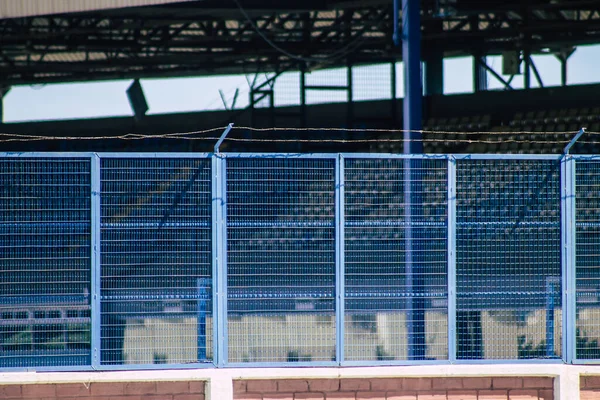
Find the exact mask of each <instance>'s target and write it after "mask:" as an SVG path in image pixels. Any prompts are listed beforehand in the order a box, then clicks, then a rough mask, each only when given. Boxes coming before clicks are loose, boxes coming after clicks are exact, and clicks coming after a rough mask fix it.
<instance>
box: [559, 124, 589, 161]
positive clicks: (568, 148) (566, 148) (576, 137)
mask: <svg viewBox="0 0 600 400" xmlns="http://www.w3.org/2000/svg"><path fill="white" fill-rule="evenodd" d="M584 133H585V128H581V129H580V130H579V132H577V135H575V137H574V138H573V139H571V141H570V142H569V144H568V145H567V147H565V149H564V150H563V155H567V154H569V151H570V150H571V147H573V146H574V145H575V143H576V142H577V141H578V140H579V138H580V137H581V136H583V134H584Z"/></svg>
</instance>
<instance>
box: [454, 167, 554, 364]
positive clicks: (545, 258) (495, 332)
mask: <svg viewBox="0 0 600 400" xmlns="http://www.w3.org/2000/svg"><path fill="white" fill-rule="evenodd" d="M559 173H560V169H559V163H558V162H557V161H542V160H461V161H459V162H458V164H457V179H456V181H457V217H456V218H457V226H456V235H457V236H456V237H457V238H456V248H457V259H456V265H457V278H456V281H457V283H456V285H457V352H458V354H457V358H459V359H518V358H524V359H531V358H555V357H559V356H560V354H561V348H560V343H561V264H560V263H561V251H560V179H559Z"/></svg>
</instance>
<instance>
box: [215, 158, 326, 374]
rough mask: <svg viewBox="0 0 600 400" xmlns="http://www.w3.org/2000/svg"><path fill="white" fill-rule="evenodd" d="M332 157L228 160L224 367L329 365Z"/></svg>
mask: <svg viewBox="0 0 600 400" xmlns="http://www.w3.org/2000/svg"><path fill="white" fill-rule="evenodd" d="M334 179H335V160H334V159H309V158H306V159H297V158H296V159H291V158H247V159H246V158H240V159H236V158H232V159H228V160H227V264H228V268H227V273H228V276H227V283H228V288H227V291H228V292H227V295H228V302H227V306H228V315H227V321H228V332H229V347H228V349H229V361H230V362H296V361H332V360H335V330H336V325H335V297H334V292H335V228H334V220H335V215H334V186H335V180H334Z"/></svg>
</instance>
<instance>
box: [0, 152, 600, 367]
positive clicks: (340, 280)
mask: <svg viewBox="0 0 600 400" xmlns="http://www.w3.org/2000/svg"><path fill="white" fill-rule="evenodd" d="M13 157H16V158H19V157H23V158H25V157H26V158H35V157H44V158H54V157H67V158H87V159H89V160H90V163H91V168H90V171H91V193H90V196H91V227H92V232H91V239H90V246H91V250H92V251H91V254H92V257H91V266H90V267H91V269H92V274H91V293H92V304H91V308H92V337H91V360H90V365H89V366H80V367H36V368H31V367H28V368H8V369H5V370H24V369H26V370H31V369H35V370H38V371H80V370H123V369H130V370H135V369H164V368H206V367H267V366H269V367H271V366H279V367H285V366H287V367H300V366H340V365H341V366H372V365H416V364H442V365H443V364H453V363H460V364H505V363H544V364H545V363H550V364H556V363H564V362H566V363H578V364H594V363H596V364H597V363H599V362H600V360H578V359H576V354H575V312H576V310H575V220H574V219H575V168H576V160H578V159H586V160H588V159H593V160H599V161H600V156H571V155H566V156H556V155H517V154H515V155H499V154H490V155H484V154H454V155H431V154H429V155H428V154H373V153H366V154H357V153H339V154H331V153H323V154H272V153H252V154H250V153H220V154H211V153H201V154H199V153H100V154H96V153H39V152H36V153H0V158H13ZM102 158H210V159H211V166H212V178H213V179H212V229H213V231H212V239H213V243H212V252H213V258H212V259H213V266H212V268H213V293H212V296H213V310H212V311H213V348H212V351H213V362H212V363H191V364H160V365H139V364H137V365H130V364H126V365H101V364H100V351H101V348H100V346H101V343H100V239H101V238H100V206H101V204H100V189H101V188H100V184H101V182H100V161H101V159H102ZM228 158H316V159H334V160H335V164H336V171H335V238H336V245H335V246H336V247H335V248H336V257H335V264H336V281H335V282H336V288H335V296H336V298H335V304H336V360H335V361H331V362H294V363H272V362H264V363H228V362H227V268H226V266H227V260H226V257H227V242H226V240H227V231H226V229H227V227H226V220H227V215H226V163H227V159H228ZM352 158H362V159H440V160H446V161H447V163H448V164H447V168H448V178H447V179H448V188H447V191H448V197H447V201H448V203H447V207H448V208H447V210H448V211H447V218H448V227H447V228H448V240H447V252H448V253H447V254H448V360H394V361H364V362H356V361H346V360H344V240H343V238H344V160H345V159H352ZM459 160H554V161H557V162H560V163H561V168H560V171H561V172H560V176H561V243H562V247H563V252H562V286H563V288H562V302H563V313H562V315H563V316H562V318H563V324H562V330H563V331H562V334H563V335H562V346H563V352H562V359H527V360H456V233H455V222H456V162H457V161H459Z"/></svg>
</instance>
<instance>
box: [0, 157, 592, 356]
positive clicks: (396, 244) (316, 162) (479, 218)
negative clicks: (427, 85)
mask: <svg viewBox="0 0 600 400" xmlns="http://www.w3.org/2000/svg"><path fill="white" fill-rule="evenodd" d="M80 156H81V155H79V156H78V155H73V156H72V157H66V156H62V155H60V156H59V157H54V158H53V157H51V156H45V157H39V156H36V155H31V156H26V157H23V156H19V157H16V156H10V155H9V156H4V157H1V158H0V271H1V272H2V274H0V368H11V367H14V368H30V367H42V366H44V367H61V366H65V367H73V366H90V365H91V362H92V360H91V352H90V349H91V347H92V345H93V347H96V346H98V347H99V348H100V359H99V364H100V365H97V366H98V367H100V368H102V367H103V366H106V368H115V367H113V366H112V365H123V364H161V363H167V364H189V363H202V362H207V363H211V362H212V360H213V340H212V338H213V314H212V311H213V305H212V299H213V290H212V287H213V286H214V285H215V284H216V283H215V282H213V274H212V270H213V268H215V267H217V268H223V270H219V271H220V272H221V273H222V275H220V276H222V277H225V276H226V278H223V280H222V281H220V285H221V286H220V287H225V286H226V288H227V297H226V306H227V313H225V312H223V313H222V314H219V316H220V317H221V318H222V319H221V320H219V321H220V325H219V326H226V327H227V332H220V333H221V334H222V335H221V336H219V337H220V338H221V339H223V340H225V341H226V342H225V344H226V345H227V349H226V350H225V352H224V353H226V354H228V358H227V360H223V361H224V362H225V363H227V362H230V363H244V362H263V363H272V362H284V363H286V362H302V361H304V362H313V363H316V362H333V361H336V360H337V361H339V360H338V359H336V355H339V354H341V353H340V351H342V352H343V356H344V360H346V361H348V362H349V363H357V362H366V363H369V362H377V361H387V362H393V361H394V360H396V361H399V360H414V361H418V360H440V361H442V360H446V359H448V358H453V355H454V354H449V350H450V349H452V348H454V344H456V350H457V353H456V357H457V358H458V359H460V360H473V359H484V360H493V359H504V360H513V359H552V358H560V357H562V356H563V354H565V351H564V349H563V347H562V331H563V327H562V320H563V312H562V308H563V304H562V299H563V297H562V296H566V298H567V299H569V301H572V302H573V303H569V304H570V305H571V306H573V305H575V306H576V315H575V316H573V318H574V319H575V318H576V326H573V325H572V324H569V325H568V326H567V327H566V329H565V330H564V331H565V332H567V334H569V335H571V334H573V335H574V337H570V336H568V337H567V340H566V341H565V343H567V344H568V343H570V341H572V343H574V345H575V349H576V354H575V358H576V359H579V360H592V361H596V360H599V359H600V345H599V344H598V343H599V342H600V322H599V321H600V312H599V311H598V310H600V307H599V306H598V304H599V303H600V302H599V301H598V298H599V295H600V290H599V289H598V288H599V287H600V274H599V273H598V271H600V256H599V255H598V252H597V251H596V249H597V248H598V247H599V246H600V239H598V237H599V235H600V231H599V227H600V224H599V220H600V217H599V216H600V211H598V210H599V209H600V200H599V199H600V195H599V194H598V189H600V161H597V160H596V159H591V158H590V157H579V158H577V157H576V169H575V170H576V181H575V191H576V201H575V204H576V208H575V210H576V220H575V226H576V229H575V232H569V231H565V232H562V234H563V236H565V237H567V238H568V237H570V235H574V236H575V239H576V240H574V242H575V243H576V247H575V248H574V250H575V256H576V257H575V258H576V266H575V269H574V270H575V271H576V272H575V273H576V280H575V285H576V289H577V290H576V296H574V297H571V294H570V293H563V288H562V281H563V279H569V278H565V277H563V276H562V275H561V272H562V269H563V268H571V267H572V266H570V264H569V265H566V266H563V265H561V211H560V210H561V201H562V205H563V207H565V208H567V209H568V205H567V202H566V197H568V196H566V197H565V198H562V199H561V192H560V191H561V184H560V176H559V175H560V168H559V167H560V161H559V160H557V159H549V158H541V157H538V158H530V159H526V158H525V157H521V158H519V157H518V156H516V157H514V158H512V159H498V158H490V159H477V158H473V159H467V158H465V159H460V160H458V161H457V162H456V196H457V197H456V199H453V198H452V199H450V200H451V201H449V199H448V198H447V195H448V187H449V185H450V183H449V181H448V177H449V175H448V170H449V169H448V160H447V159H446V158H438V159H430V158H426V157H424V158H413V159H410V160H405V159H402V158H400V157H390V158H369V156H355V155H352V156H350V155H347V156H346V157H341V156H338V155H333V154H332V155H330V156H329V155H327V156H316V155H314V156H283V155H272V156H271V155H260V156H259V155H252V156H240V155H226V156H225V170H224V171H225V182H226V188H225V193H224V194H225V195H226V197H225V199H226V202H225V203H224V205H225V207H224V208H223V211H224V213H223V215H222V216H219V218H221V217H222V218H223V222H224V223H225V224H226V225H225V226H226V238H222V237H221V236H220V234H219V235H217V236H213V234H214V233H215V232H217V231H216V230H215V227H216V226H217V225H218V224H215V223H213V222H214V221H212V220H211V219H212V216H211V215H212V212H213V211H214V210H213V209H212V208H213V206H214V205H215V204H216V201H215V200H216V199H219V197H218V196H220V195H221V193H219V190H220V188H221V186H220V184H219V185H216V184H215V183H216V181H215V182H213V180H214V179H222V176H220V172H219V171H220V170H219V169H218V170H217V171H211V160H210V159H209V158H202V157H200V156H198V157H196V156H193V157H188V156H186V157H170V156H169V157H167V156H156V155H155V156H153V157H149V156H148V157H147V156H144V155H126V154H124V155H122V156H118V157H117V156H116V155H114V154H112V155H105V156H102V155H100V177H99V178H100V181H97V180H94V181H93V182H92V180H93V179H94V178H93V177H94V176H96V175H95V171H96V170H95V169H93V168H92V167H93V166H94V165H96V164H93V163H91V162H90V158H92V157H91V156H90V157H89V158H86V157H83V156H81V157H80ZM338 157H339V158H338ZM336 159H340V160H342V165H341V166H340V167H341V168H343V171H341V170H339V171H338V170H336V163H337V161H336ZM569 162H571V161H569ZM452 165H454V164H451V166H452ZM568 165H572V164H568ZM450 171H451V172H453V171H454V169H453V168H451V169H450ZM451 176H454V175H451ZM570 179H571V178H570V176H566V177H565V178H564V182H565V185H567V186H565V187H566V189H564V190H567V191H569V190H571V189H568V188H569V187H570V186H569V184H570V183H572V181H571V180H570ZM452 182H453V181H452ZM336 183H338V185H336ZM213 184H215V185H213ZM211 185H213V186H212V188H211ZM98 186H100V187H101V192H100V204H99V208H100V217H99V222H100V227H99V231H95V230H94V231H93V229H96V228H95V227H96V226H97V223H98V220H97V219H96V218H95V216H96V215H97V214H95V212H96V210H97V207H98V202H96V200H94V199H97V197H93V194H92V189H93V188H95V187H98ZM93 190H95V189H93ZM212 190H215V193H211V191H212ZM337 194H339V195H340V196H338V197H337V199H339V200H340V201H341V202H340V203H337V204H336V195H337ZM567 195H568V193H567ZM454 200H456V203H454ZM571 201H572V200H571ZM453 204H456V224H455V226H454V227H452V226H449V225H448V224H449V219H450V221H452V220H453V218H454V213H452V214H450V211H452V212H453V210H454V207H453ZM569 204H571V203H569ZM215 210H220V208H219V207H217V208H216V209H215ZM568 210H570V209H568ZM562 219H563V220H564V221H563V224H565V225H564V226H568V225H567V224H566V222H565V221H567V220H566V217H565V216H564V215H563V216H562ZM453 228H455V231H456V234H455V236H454V233H453V232H454V229H453ZM219 232H220V231H219ZM223 233H225V232H223ZM342 233H343V234H342ZM98 235H99V239H98ZM449 235H450V236H449ZM215 237H216V238H218V239H219V240H222V239H226V243H225V242H223V243H220V242H219V241H215V242H213V241H214V238H215ZM94 238H96V239H95V240H99V243H100V248H99V249H98V250H99V251H100V263H101V265H100V266H99V267H100V268H101V269H100V272H99V278H100V279H99V282H97V285H98V287H97V288H98V289H100V294H101V301H100V309H99V310H96V309H94V311H98V314H97V315H98V319H97V320H96V321H98V331H94V333H96V335H92V324H91V312H92V310H91V304H92V303H91V300H90V297H91V296H90V294H93V293H96V290H94V289H93V288H92V282H93V281H94V282H95V280H93V279H92V276H93V277H94V279H95V277H96V276H98V275H96V274H94V275H93V274H92V272H93V271H92V267H93V265H94V264H93V261H94V260H95V259H96V258H95V257H92V247H91V244H92V240H94ZM563 239H564V238H563ZM454 242H456V249H455V250H456V260H455V261H456V277H455V278H456V279H455V281H456V303H454V297H449V292H448V285H449V282H451V283H450V284H451V285H452V284H453V282H454V279H451V278H453V277H452V276H449V265H451V266H454V258H453V257H452V258H450V259H449V258H448V255H452V254H453V253H452V250H453V249H452V248H449V247H451V246H452V244H453V243H454ZM95 243H97V242H95ZM565 243H567V245H568V242H567V241H565ZM225 244H226V247H225V248H224V250H223V251H224V252H225V251H226V256H227V258H226V260H224V261H225V262H224V263H219V264H214V266H213V258H214V256H215V255H213V254H212V251H213V246H215V245H216V246H217V248H218V247H219V246H222V245H225ZM572 250H573V249H571V248H567V249H566V251H567V253H568V252H569V251H572ZM220 251H221V250H220V249H219V250H218V252H220ZM337 251H340V253H336V252H337ZM567 253H565V254H567ZM94 254H95V253H94ZM219 254H220V253H219ZM563 256H564V254H563ZM563 259H569V257H568V254H567V257H565V258H563ZM336 262H339V264H338V265H336ZM449 263H450V264H449ZM342 267H343V269H341V268H342ZM336 271H338V272H340V273H343V275H339V276H338V275H336ZM450 271H452V270H450ZM225 272H226V274H225ZM219 279H221V278H219ZM337 284H340V286H339V287H336V285H337ZM338 296H341V298H338ZM220 299H221V300H223V298H220ZM221 300H220V301H221ZM94 304H95V303H94ZM336 304H337V305H340V306H343V307H342V308H341V309H339V310H336ZM454 304H456V310H454ZM218 306H219V307H220V304H219V305H218ZM221 311H222V310H221ZM336 311H337V312H338V313H337V314H336ZM342 311H343V312H342ZM449 311H450V312H451V313H452V314H448V312H449ZM454 312H455V313H454ZM454 320H456V336H455V337H448V332H449V331H452V330H453V328H454V325H453V321H454ZM568 321H570V319H568ZM338 322H343V325H338ZM94 326H96V325H94ZM341 328H343V329H341ZM96 339H98V342H96ZM92 340H94V343H92ZM453 341H455V343H454V342H453ZM338 345H343V348H338V347H337V346H338Z"/></svg>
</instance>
